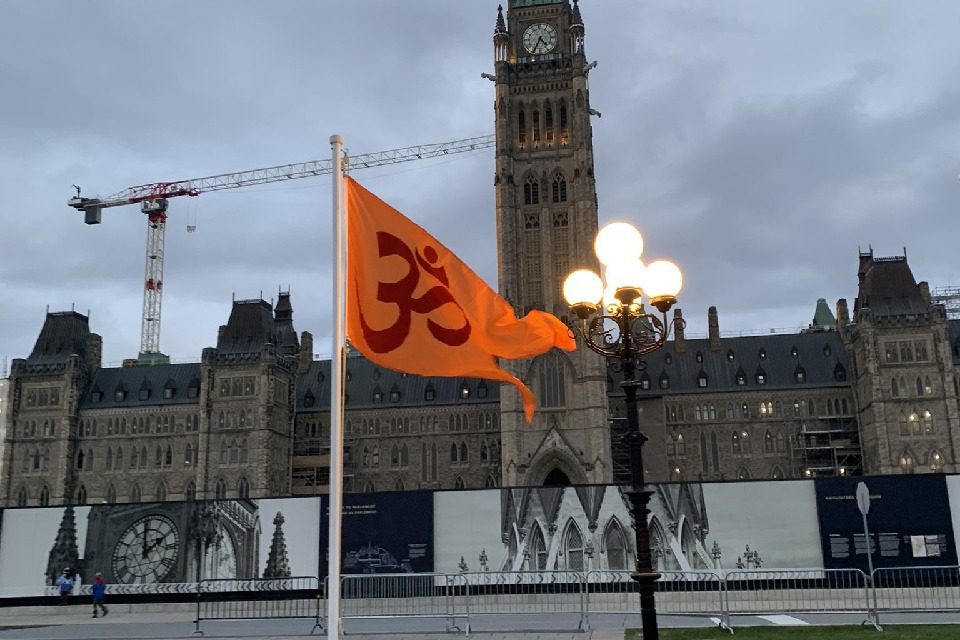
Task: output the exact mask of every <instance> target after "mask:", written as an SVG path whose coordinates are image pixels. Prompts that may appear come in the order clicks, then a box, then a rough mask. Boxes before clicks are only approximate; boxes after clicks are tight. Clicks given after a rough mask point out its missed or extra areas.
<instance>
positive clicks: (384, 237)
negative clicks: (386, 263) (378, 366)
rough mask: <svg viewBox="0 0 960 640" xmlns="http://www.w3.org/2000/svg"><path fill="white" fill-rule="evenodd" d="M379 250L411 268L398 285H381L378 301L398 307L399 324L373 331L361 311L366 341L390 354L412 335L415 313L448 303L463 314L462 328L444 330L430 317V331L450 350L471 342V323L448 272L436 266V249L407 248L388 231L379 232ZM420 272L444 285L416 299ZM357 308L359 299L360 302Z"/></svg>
mask: <svg viewBox="0 0 960 640" xmlns="http://www.w3.org/2000/svg"><path fill="white" fill-rule="evenodd" d="M377 247H378V249H379V254H380V257H381V258H386V257H389V256H399V257H400V258H401V259H402V260H403V261H404V262H406V263H407V264H408V265H409V267H410V268H409V271H408V272H407V275H405V276H404V277H403V278H401V279H400V280H398V281H397V282H382V281H381V282H378V283H377V300H378V301H380V302H384V303H387V304H395V305H397V308H398V309H399V317H398V318H397V321H396V322H395V323H394V324H393V325H392V326H390V327H387V328H386V329H373V328H372V327H370V325H368V324H367V321H366V319H365V318H364V313H363V310H362V308H361V309H360V314H359V315H360V324H361V326H362V328H363V338H364V340H366V341H367V344H368V345H369V346H370V348H371V349H372V350H373V351H374V352H375V353H389V352H390V351H393V350H394V349H397V348H399V347H400V345H402V344H403V343H404V342H405V341H406V339H407V337H408V336H409V335H410V328H411V321H412V316H413V314H414V313H416V314H419V315H426V314H428V313H431V312H433V311H436V310H437V309H439V308H440V307H442V306H443V305H445V304H452V305H453V306H455V307H456V308H457V309H459V311H460V314H461V315H463V326H462V327H460V328H459V329H450V328H448V327H444V326H442V325H440V324H439V323H437V322H434V321H433V320H431V319H430V318H427V329H428V330H429V331H430V334H431V335H432V336H433V337H434V339H436V340H437V341H438V342H441V343H443V344H445V345H447V346H450V347H459V346H460V345H462V344H464V343H465V342H466V341H467V340H469V339H470V331H471V327H470V321H469V320H468V319H467V316H466V314H465V313H464V311H463V307H461V306H460V305H459V304H458V303H457V301H456V300H454V298H453V294H451V293H450V291H449V289H448V287H449V286H450V282H449V281H448V279H447V272H446V270H445V269H444V268H443V267H437V266H434V264H435V263H436V261H437V258H438V255H437V251H436V249H434V248H433V247H430V246H427V247H424V249H423V255H421V254H420V252H419V251H415V250H413V249H411V248H410V247H409V246H407V244H406V243H404V241H403V240H401V239H400V238H398V237H397V236H395V235H393V234H390V233H387V232H385V231H378V232H377ZM421 271H422V272H423V273H426V274H427V275H429V276H432V277H433V278H435V279H436V280H437V281H439V282H440V283H442V285H443V286H439V285H438V286H434V287H431V288H430V289H428V290H427V291H426V292H425V293H424V294H423V295H422V296H420V297H417V298H415V297H414V295H413V294H414V292H415V291H416V290H417V286H418V285H419V284H420V276H421ZM358 307H360V305H359V300H358Z"/></svg>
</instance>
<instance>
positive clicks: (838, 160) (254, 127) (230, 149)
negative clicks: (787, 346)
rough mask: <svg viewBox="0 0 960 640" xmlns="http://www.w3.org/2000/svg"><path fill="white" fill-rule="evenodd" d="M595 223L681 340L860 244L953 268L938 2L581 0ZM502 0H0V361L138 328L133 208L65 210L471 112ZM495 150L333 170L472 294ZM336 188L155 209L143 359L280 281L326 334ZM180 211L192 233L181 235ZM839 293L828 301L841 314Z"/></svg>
mask: <svg viewBox="0 0 960 640" xmlns="http://www.w3.org/2000/svg"><path fill="white" fill-rule="evenodd" d="M581 10H582V13H583V17H584V22H585V25H586V36H587V40H586V51H587V56H588V58H589V59H590V60H597V61H598V63H599V66H598V67H597V68H596V69H595V70H594V71H593V72H592V73H591V75H590V90H591V103H592V106H593V107H594V108H595V109H597V110H598V111H600V112H601V113H602V117H601V118H599V119H597V118H594V120H593V126H594V145H595V155H596V165H597V166H596V171H597V173H596V175H597V190H598V196H599V202H600V221H601V224H602V223H604V222H606V221H609V220H614V219H627V220H630V221H633V222H634V223H636V224H637V225H638V226H639V227H640V228H641V230H642V231H643V232H644V236H645V239H646V246H647V249H646V253H645V255H646V256H647V257H648V258H654V257H670V258H672V259H674V260H675V261H676V262H677V263H678V264H680V266H681V268H682V269H683V271H684V274H685V278H686V284H685V289H684V291H683V292H681V297H680V306H681V308H682V309H683V312H684V317H686V318H687V320H688V323H689V325H688V333H695V334H696V333H704V332H705V331H706V316H707V308H708V307H709V306H711V305H715V306H716V307H717V308H718V310H719V314H720V328H721V331H722V332H723V333H734V332H740V331H756V330H767V329H769V328H774V327H778V328H796V327H799V326H801V325H804V326H805V325H806V324H807V323H809V322H810V320H811V318H812V316H813V311H814V307H815V304H816V300H817V298H820V297H823V298H826V299H827V300H828V301H829V302H830V305H831V308H833V306H834V305H835V303H836V300H837V299H838V298H848V299H851V302H852V298H853V297H855V295H856V282H857V279H856V266H857V251H858V248H863V249H866V248H867V247H869V246H872V247H873V249H874V251H875V253H876V254H877V255H880V256H890V255H901V254H902V252H903V248H904V247H906V250H907V255H908V259H909V262H910V266H911V267H912V269H913V272H914V275H915V276H916V277H917V279H918V280H927V281H929V282H930V285H931V287H938V286H957V285H960V260H958V259H957V244H958V238H960V234H958V226H960V225H958V223H957V222H956V214H957V212H958V204H960V184H958V183H957V181H956V174H957V173H958V171H960V160H958V157H957V156H958V151H960V142H958V141H960V88H958V83H957V78H958V77H960V68H958V67H960V38H957V37H956V26H957V25H958V24H960V3H953V2H946V1H942V0H941V1H937V2H933V1H930V0H920V1H918V2H903V1H902V0H896V1H894V0H871V1H870V2H863V1H847V2H837V1H836V0H822V1H820V0H793V1H780V2H769V1H768V0H752V1H738V0H726V1H724V2H710V1H707V0H698V1H684V0H670V1H669V2H666V1H659V2H652V1H649V0H643V1H638V0H582V2H581ZM496 11H497V0H455V1H451V0H446V1H443V0H406V1H404V2H396V1H395V0H363V1H356V0H352V1H344V2H329V1H326V2H320V1H313V2H307V1H306V0H300V1H295V0H283V1H276V2H262V1H260V2H257V1H252V0H250V1H248V0H230V1H229V2H228V1H226V0H221V1H205V2H195V1H192V0H191V1H174V0H169V1H164V2H149V1H141V2H133V1H128V2H121V1H118V0H117V1H85V2H76V1H60V2H43V1H37V0H0V215H2V226H0V301H2V302H0V358H2V357H4V356H5V357H8V358H11V359H12V358H16V357H26V356H27V355H28V354H29V352H30V350H31V349H32V347H33V344H34V342H35V340H36V337H37V334H38V332H39V330H40V327H41V326H42V323H43V319H44V313H45V311H46V308H47V306H48V305H49V307H50V309H51V310H53V311H57V310H69V309H70V308H71V307H72V306H73V307H74V308H76V310H78V311H81V312H83V313H86V312H87V311H88V310H89V311H90V313H91V326H92V329H93V331H95V332H97V333H99V334H101V335H103V336H104V360H105V362H107V363H110V362H119V361H120V360H121V359H123V358H126V357H135V356H136V354H137V351H138V349H139V344H140V317H141V306H142V290H143V268H144V267H143V262H144V244H145V240H146V223H145V221H144V216H143V215H142V214H141V213H140V212H139V209H138V208H137V207H135V206H128V207H118V208H113V209H108V210H105V211H104V214H103V224H101V225H99V226H87V225H84V224H83V220H82V215H81V214H80V213H77V212H75V211H74V210H73V209H70V208H68V207H67V205H66V201H67V199H68V198H70V197H71V195H73V188H72V186H71V185H73V184H78V185H80V186H81V187H82V188H83V194H84V195H86V196H93V195H101V196H108V195H112V194H113V193H116V192H118V191H121V190H122V189H124V188H126V187H129V186H132V185H138V184H143V183H149V182H157V181H162V180H177V179H186V178H196V177H202V176H207V175H211V174H217V173H224V172H229V171H235V170H242V169H253V168H258V167H267V166H272V165H277V164H286V163H292V162H299V161H306V160H314V159H326V158H328V157H329V156H330V147H329V142H328V140H329V137H330V135H331V134H334V133H339V134H341V135H343V137H344V140H345V144H346V147H347V148H348V149H349V150H350V152H351V153H353V154H358V153H365V152H374V151H381V150H387V149H394V148H398V147H406V146H411V145H416V144H425V143H435V142H444V141H449V140H456V139H460V138H468V137H473V136H479V135H486V134H489V133H492V132H493V110H492V105H493V95H494V86H493V84H492V83H490V82H488V81H487V80H483V79H481V78H480V73H481V72H493V45H492V41H491V36H492V32H493V27H494V23H495V19H496ZM493 168H494V165H493V151H492V150H486V151H481V152H475V153H472V154H462V155H458V156H451V157H447V158H444V159H443V160H441V161H438V160H430V161H422V162H417V163H407V164H402V165H396V166H393V167H388V168H383V169H374V170H367V171H364V172H357V173H356V174H355V176H356V177H357V179H358V180H360V181H361V182H362V183H363V184H364V185H365V186H367V187H368V188H369V189H371V190H372V191H374V192H376V193H377V194H378V195H379V196H381V197H382V198H383V199H385V200H387V201H388V202H390V203H391V204H393V205H394V206H395V207H396V208H398V209H399V210H401V211H403V212H404V213H406V214H407V215H408V216H410V217H411V218H413V219H414V220H416V221H417V222H418V223H420V224H421V225H423V226H424V227H426V228H427V229H428V230H429V231H431V232H432V233H433V234H434V235H435V236H437V238H438V239H440V241H441V242H444V243H445V244H446V245H447V246H448V247H449V248H451V249H452V250H453V251H454V252H456V253H458V254H459V255H460V256H461V257H462V258H463V259H464V260H465V261H466V262H467V263H468V264H469V265H471V266H472V267H473V268H474V269H475V270H476V271H477V272H478V273H479V274H480V275H481V276H483V277H484V278H485V279H486V280H487V281H488V282H489V283H490V284H491V285H492V286H494V287H496V238H495V220H494V191H493ZM330 208H331V207H330V179H329V177H325V178H312V179H306V180H300V181H295V182H290V183H286V184H280V185H271V186H267V187H254V188H249V189H235V190H230V191H225V192H219V193H211V194H207V195H203V196H200V197H199V198H178V199H174V200H172V201H171V207H170V212H169V214H170V218H169V222H168V225H167V227H168V228H167V235H166V265H165V273H164V292H165V293H164V297H163V321H162V332H161V337H160V344H161V350H162V351H164V352H165V353H167V354H169V355H171V356H172V357H173V358H175V359H198V358H199V356H200V352H201V350H202V349H203V348H204V347H206V346H212V345H214V344H215V343H216V337H217V327H218V325H220V324H223V323H225V322H226V320H227V317H228V315H229V312H230V303H231V299H232V297H234V296H236V297H237V298H238V299H243V298H256V297H259V296H260V295H261V292H262V294H263V296H264V298H265V299H267V300H270V299H271V298H274V297H275V296H276V292H277V291H278V289H279V288H281V287H282V288H284V289H286V288H287V287H289V288H290V289H291V290H292V296H293V304H294V322H295V326H296V328H297V329H298V330H301V331H302V330H309V331H311V332H313V333H314V335H315V349H314V350H315V351H317V352H319V353H329V352H330V346H329V320H330V314H329V307H330V297H331V295H330V281H331V278H330V257H329V246H330V232H329V229H330ZM188 224H196V227H197V230H196V232H195V233H192V234H189V233H187V232H186V227H187V225H188ZM851 306H852V305H851Z"/></svg>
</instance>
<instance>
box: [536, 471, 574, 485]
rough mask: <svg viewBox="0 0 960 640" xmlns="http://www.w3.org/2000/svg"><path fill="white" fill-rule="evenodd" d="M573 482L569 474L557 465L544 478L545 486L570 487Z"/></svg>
mask: <svg viewBox="0 0 960 640" xmlns="http://www.w3.org/2000/svg"><path fill="white" fill-rule="evenodd" d="M571 484H572V483H571V482H570V478H569V477H567V474H565V473H564V472H563V471H561V470H560V469H558V468H556V467H554V468H553V469H552V470H551V471H550V473H548V474H547V477H545V478H544V479H543V486H545V487H569V486H570V485H571Z"/></svg>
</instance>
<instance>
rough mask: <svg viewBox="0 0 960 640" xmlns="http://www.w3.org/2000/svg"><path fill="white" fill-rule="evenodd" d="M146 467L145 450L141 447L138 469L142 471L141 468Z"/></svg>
mask: <svg viewBox="0 0 960 640" xmlns="http://www.w3.org/2000/svg"><path fill="white" fill-rule="evenodd" d="M146 466H147V448H146V447H141V448H140V468H141V469H143V468H146Z"/></svg>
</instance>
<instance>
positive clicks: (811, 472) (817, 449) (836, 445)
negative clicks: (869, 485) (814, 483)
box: [796, 415, 863, 478]
mask: <svg viewBox="0 0 960 640" xmlns="http://www.w3.org/2000/svg"><path fill="white" fill-rule="evenodd" d="M796 454H797V455H796V461H797V464H798V467H799V468H798V471H799V475H800V477H801V478H815V477H818V476H859V475H863V452H862V450H861V448H860V432H859V430H858V429H857V419H856V417H854V416H852V415H846V416H842V415H841V416H823V417H820V418H812V417H811V418H809V419H807V420H805V421H804V422H803V423H802V424H801V425H800V429H799V430H798V431H797V440H796Z"/></svg>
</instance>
